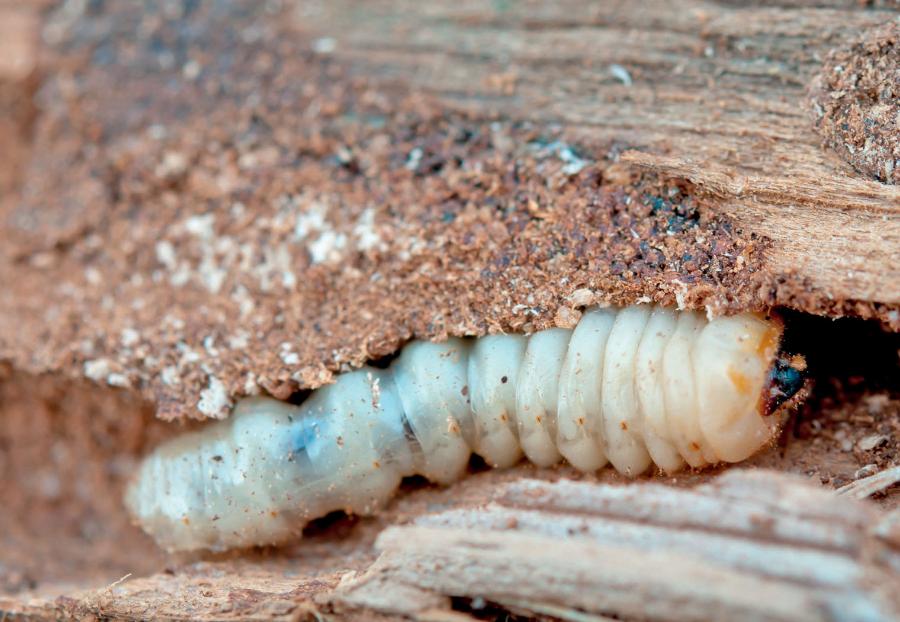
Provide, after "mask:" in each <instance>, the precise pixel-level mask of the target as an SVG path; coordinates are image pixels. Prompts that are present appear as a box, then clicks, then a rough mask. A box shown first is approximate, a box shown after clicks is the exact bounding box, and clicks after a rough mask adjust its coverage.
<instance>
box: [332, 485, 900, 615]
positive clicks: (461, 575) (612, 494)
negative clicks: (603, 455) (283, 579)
mask: <svg viewBox="0 0 900 622" xmlns="http://www.w3.org/2000/svg"><path fill="white" fill-rule="evenodd" d="M883 516H884V513H883V512H881V511H880V510H878V509H877V508H876V507H874V506H871V505H869V504H867V503H865V502H861V501H857V500H852V499H849V498H841V497H839V496H836V495H834V494H833V493H830V492H827V491H824V490H821V489H817V488H814V487H812V486H810V485H809V484H807V483H804V482H803V481H802V480H799V479H795V478H793V477H790V476H785V475H783V474H779V473H777V472H772V471H764V470H760V471H731V472H729V473H727V474H725V475H722V476H720V477H719V478H718V479H716V480H714V481H713V482H712V483H710V484H706V485H703V486H699V487H697V488H694V489H677V488H670V487H666V486H662V485H657V484H635V485H630V486H609V485H596V484H589V483H577V482H571V481H566V480H563V481H560V482H557V483H548V482H542V481H535V480H522V481H519V482H515V483H513V484H511V485H508V486H507V487H505V488H504V489H502V490H501V491H500V492H499V493H498V495H497V497H496V499H495V501H494V502H492V503H490V504H489V505H487V506H484V507H476V508H464V509H457V510H452V511H448V512H444V513H440V514H435V515H429V516H424V517H422V518H420V519H418V520H416V521H415V522H414V523H413V524H412V525H409V526H403V527H393V528H390V529H388V530H386V531H385V532H384V533H383V534H382V535H381V536H380V537H379V539H378V543H377V546H378V547H379V548H380V549H381V551H382V553H381V556H380V557H379V559H378V560H377V561H376V562H375V563H374V564H373V565H372V567H371V568H370V569H369V570H368V571H367V572H365V573H363V574H361V575H360V576H357V577H354V578H352V579H348V580H345V581H344V582H343V585H342V586H341V587H340V588H339V589H338V591H337V593H336V596H335V603H336V604H337V606H338V607H346V608H350V609H354V608H367V609H374V610H376V611H379V612H381V613H386V614H393V615H402V616H406V617H409V618H413V619H426V618H427V617H428V616H429V615H431V614H430V613H428V612H432V611H433V610H434V608H435V606H436V603H437V602H440V603H441V606H442V607H444V608H451V606H452V604H453V603H456V604H457V606H458V604H459V603H460V602H465V603H467V606H469V607H471V606H472V603H475V604H476V605H482V604H487V603H490V604H492V605H495V606H497V607H500V608H503V609H506V610H508V611H511V612H517V613H524V614H525V615H530V616H541V615H549V616H552V617H555V618H560V619H565V620H582V619H591V618H590V616H614V617H616V619H626V620H632V619H634V620H638V619H639V620H670V621H677V622H686V621H688V620H696V621H702V620H713V619H720V620H793V621H798V620H804V621H805V620H809V621H814V620H816V621H819V620H822V621H824V620H837V619H841V620H863V619H865V620H895V619H897V616H900V601H898V595H897V589H898V588H900V551H898V550H897V544H898V542H897V541H890V540H885V539H883V538H881V537H879V536H878V535H877V534H876V533H875V527H876V526H877V525H878V523H879V520H880V519H881V518H883ZM451 597H452V600H451ZM436 599H439V600H436ZM460 599H463V600H462V601H461V600H460ZM423 612H425V614H423ZM585 615H587V616H588V617H587V618H585V617H584V616H585Z"/></svg>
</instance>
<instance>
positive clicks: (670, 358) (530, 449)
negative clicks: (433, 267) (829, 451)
mask: <svg viewBox="0 0 900 622" xmlns="http://www.w3.org/2000/svg"><path fill="white" fill-rule="evenodd" d="M780 336H781V325H780V323H778V322H776V321H772V320H767V319H764V318H762V317H761V316H758V315H754V314H743V315H737V316H732V317H722V318H717V319H714V320H712V321H708V320H707V319H706V318H705V317H703V316H702V315H700V314H698V313H695V312H692V311H685V312H676V311H673V310H671V309H666V308H663V307H652V306H634V307H626V308H622V309H611V308H607V309H591V310H588V311H587V312H586V313H585V314H584V316H583V317H582V319H581V321H580V322H579V324H578V325H577V326H576V327H575V329H574V330H564V329H560V328H554V329H550V330H546V331H541V332H538V333H536V334H534V335H532V336H530V337H525V336H521V335H492V336H488V337H482V338H479V339H456V338H454V339H449V340H447V341H446V342H443V343H430V342H424V341H415V342H412V343H410V344H408V345H407V346H406V347H405V348H404V349H403V350H402V352H401V353H400V356H399V357H398V358H397V359H396V360H395V361H394V362H393V363H392V364H391V365H390V367H389V368H387V369H375V368H372V367H364V368H362V369H359V370H356V371H353V372H350V373H346V374H342V375H340V376H338V378H337V380H336V381H335V383H334V384H331V385H329V386H326V387H322V388H320V389H318V390H317V391H315V392H313V394H312V395H311V396H310V397H309V399H307V400H306V401H305V402H304V403H303V404H301V405H299V406H295V405H291V404H287V403H284V402H280V401H277V400H274V399H269V398H247V399H244V400H242V401H240V402H239V403H238V405H237V407H236V409H235V413H234V415H233V416H232V417H231V418H230V419H228V420H227V421H222V422H218V423H215V424H212V425H210V426H208V427H207V428H205V429H203V430H201V431H198V432H191V433H188V434H184V435H182V436H180V437H178V438H175V439H173V440H171V441H169V442H167V443H165V444H163V445H162V446H160V447H159V448H157V449H156V450H155V451H154V452H153V453H152V454H151V455H150V456H149V457H147V458H146V459H145V460H144V462H143V464H142V465H141V467H140V470H139V472H138V474H137V476H136V478H135V480H134V481H133V483H132V485H131V486H130V487H129V490H128V493H127V495H126V502H127V505H128V507H129V509H130V510H131V512H132V513H133V515H134V516H135V517H136V518H137V520H138V522H139V523H140V524H141V526H142V527H143V528H144V529H145V530H146V531H147V532H148V533H149V534H151V535H152V536H153V537H154V538H155V539H156V540H157V542H159V543H160V545H162V546H163V547H165V548H167V549H169V550H173V551H175V550H178V551H183V550H194V549H210V550H215V551H218V550H224V549H228V548H236V547H245V546H251V545H260V544H276V543H281V542H285V541H287V540H290V539H293V538H296V537H297V536H299V534H300V532H301V531H302V529H303V527H304V525H305V524H306V523H307V522H308V521H310V520H312V519H315V518H318V517H321V516H324V515H326V514H328V513H329V512H332V511H335V510H345V511H347V512H352V513H356V514H363V515H365V514H371V513H373V512H375V511H376V510H377V509H378V508H380V507H382V506H383V505H384V504H385V503H386V502H387V500H388V499H389V498H390V497H391V496H392V495H393V494H394V492H395V491H396V490H397V488H398V486H399V484H400V481H401V479H402V478H404V477H407V476H411V475H415V474H421V475H424V476H425V477H427V478H428V479H430V480H432V481H434V482H438V483H442V484H447V483H450V482H453V481H454V480H456V479H457V478H459V477H461V476H462V475H463V473H464V472H465V470H466V466H467V464H468V462H469V458H470V456H471V454H472V453H473V452H474V453H477V454H479V455H480V456H482V457H483V458H484V460H485V461H486V462H487V463H488V464H490V465H492V466H495V467H501V466H509V465H512V464H514V463H515V462H517V461H518V460H519V459H520V458H521V457H522V455H523V453H524V455H525V456H526V457H527V458H528V459H529V460H531V461H532V462H534V463H535V464H538V465H541V466H550V465H552V464H555V463H557V462H558V461H560V460H561V459H562V458H565V459H566V460H567V461H568V462H570V463H571V464H572V465H573V466H574V467H576V468H578V469H580V470H582V471H594V470H596V469H599V468H601V467H602V466H604V465H605V464H606V463H607V462H610V463H612V465H613V466H614V467H615V468H616V469H617V470H619V471H620V472H622V473H624V474H626V475H629V476H636V475H638V474H640V473H643V472H644V471H646V470H647V469H648V467H649V466H650V464H651V462H652V463H655V464H656V465H657V466H659V467H660V468H661V469H662V470H664V471H666V472H674V471H677V470H678V469H680V468H682V467H683V466H684V465H685V464H688V465H690V466H692V467H701V466H704V465H707V464H710V463H715V462H719V461H725V462H736V461H739V460H743V459H744V458H747V457H748V456H750V455H751V454H753V453H754V452H756V451H757V450H758V449H760V448H761V447H762V446H763V445H765V444H766V443H768V442H769V441H770V440H771V439H772V437H773V435H774V434H775V433H776V432H777V429H778V426H779V422H780V417H777V416H771V415H768V414H767V412H766V411H767V405H766V402H767V400H768V399H769V397H770V393H771V394H775V393H777V391H778V389H777V388H776V389H774V393H773V392H772V390H770V386H771V379H772V377H773V373H774V372H773V369H774V366H775V361H776V354H777V349H778V344H779V340H780ZM779 369H780V370H781V371H782V372H783V371H784V367H783V366H782V367H781V368H779ZM787 384H788V385H796V384H797V379H796V378H793V379H791V380H790V381H789V382H788V383H787ZM796 388H797V387H796V386H793V387H791V391H790V392H791V393H792V392H793V391H794V390H796Z"/></svg>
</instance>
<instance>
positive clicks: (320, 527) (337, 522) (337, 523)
mask: <svg viewBox="0 0 900 622" xmlns="http://www.w3.org/2000/svg"><path fill="white" fill-rule="evenodd" d="M358 522H359V517H358V516H353V515H351V514H347V513H346V512H341V511H337V512H331V513H330V514H326V515H325V516H323V517H322V518H317V519H315V520H313V521H310V522H309V523H308V524H307V525H306V527H304V528H303V539H304V540H306V539H307V538H345V537H347V536H349V535H350V532H351V531H353V529H354V527H356V524H357V523H358Z"/></svg>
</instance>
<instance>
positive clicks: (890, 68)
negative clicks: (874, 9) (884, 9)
mask: <svg viewBox="0 0 900 622" xmlns="http://www.w3.org/2000/svg"><path fill="white" fill-rule="evenodd" d="M810 108H811V112H812V114H813V118H814V119H815V125H816V129H817V130H818V132H819V134H821V136H822V139H823V141H824V143H825V144H826V145H827V146H828V147H830V148H831V149H833V150H834V151H836V152H837V153H838V154H840V155H841V157H843V158H844V159H845V160H847V161H848V162H849V163H850V164H851V165H852V166H853V168H855V169H856V170H857V171H859V172H860V173H863V174H864V175H868V176H870V177H873V178H875V179H877V180H879V181H882V182H884V183H887V184H897V183H900V21H896V20H893V21H889V22H888V23H886V24H884V25H882V26H879V27H877V28H873V29H871V30H868V31H866V32H864V33H863V34H862V35H860V36H859V37H858V38H857V39H856V40H855V41H853V42H851V43H850V44H849V45H847V46H845V47H842V48H839V49H837V50H834V51H833V52H831V53H830V54H829V55H828V58H827V59H826V60H825V62H824V63H823V65H822V69H821V72H820V73H819V74H818V75H817V76H816V78H815V79H814V80H813V82H812V83H811V86H810Z"/></svg>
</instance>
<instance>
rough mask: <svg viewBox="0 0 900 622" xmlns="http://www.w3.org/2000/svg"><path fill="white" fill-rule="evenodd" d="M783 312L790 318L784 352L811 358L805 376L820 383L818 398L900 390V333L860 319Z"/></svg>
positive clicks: (786, 320)
mask: <svg viewBox="0 0 900 622" xmlns="http://www.w3.org/2000/svg"><path fill="white" fill-rule="evenodd" d="M780 313H781V315H782V317H783V318H784V320H785V334H784V340H783V342H782V348H781V349H782V352H784V353H787V354H802V355H803V356H804V357H805V358H806V363H807V370H806V372H805V375H806V376H807V377H808V378H809V379H811V380H812V381H813V382H814V383H815V387H816V388H815V391H814V396H822V395H826V394H828V393H832V392H834V391H841V392H846V391H856V392H862V391H888V392H891V393H894V394H898V393H900V356H898V355H900V334H898V333H889V332H886V331H884V330H883V329H882V328H881V326H880V325H879V324H878V323H877V322H871V321H866V320H859V319H855V318H842V319H838V320H832V319H828V318H823V317H819V316H815V315H809V314H806V313H799V312H796V311H781V312H780Z"/></svg>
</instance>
